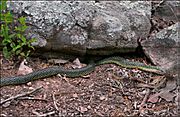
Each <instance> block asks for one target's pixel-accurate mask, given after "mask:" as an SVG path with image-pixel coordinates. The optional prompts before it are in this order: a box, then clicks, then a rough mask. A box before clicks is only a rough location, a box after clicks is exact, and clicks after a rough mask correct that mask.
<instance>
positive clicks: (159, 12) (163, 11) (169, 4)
mask: <svg viewBox="0 0 180 117" xmlns="http://www.w3.org/2000/svg"><path fill="white" fill-rule="evenodd" d="M179 9H180V1H176V0H172V1H164V2H162V4H160V5H159V6H157V8H156V9H155V13H154V15H155V16H156V17H160V18H162V19H164V20H166V21H174V22H178V21H179V19H180V11H179Z"/></svg>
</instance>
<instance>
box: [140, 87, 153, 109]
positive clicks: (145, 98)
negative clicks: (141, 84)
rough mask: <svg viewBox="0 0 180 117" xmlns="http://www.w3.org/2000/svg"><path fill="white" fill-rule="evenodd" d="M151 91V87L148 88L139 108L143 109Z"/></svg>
mask: <svg viewBox="0 0 180 117" xmlns="http://www.w3.org/2000/svg"><path fill="white" fill-rule="evenodd" d="M150 92H151V90H150V89H147V92H146V95H145V96H144V98H143V101H142V102H141V104H140V108H139V110H142V108H143V106H144V104H145V103H146V101H147V99H148V96H149V94H150Z"/></svg>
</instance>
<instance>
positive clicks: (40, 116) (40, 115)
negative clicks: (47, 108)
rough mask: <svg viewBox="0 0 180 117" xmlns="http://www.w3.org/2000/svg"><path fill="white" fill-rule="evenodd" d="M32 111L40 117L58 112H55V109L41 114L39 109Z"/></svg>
mask: <svg viewBox="0 0 180 117" xmlns="http://www.w3.org/2000/svg"><path fill="white" fill-rule="evenodd" d="M32 113H33V114H35V115H37V116H38V117H46V116H48V115H52V114H55V113H56V112H55V111H51V112H48V113H44V114H40V113H38V112H37V111H35V110H32Z"/></svg>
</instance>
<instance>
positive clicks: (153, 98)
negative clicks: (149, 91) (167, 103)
mask: <svg viewBox="0 0 180 117" xmlns="http://www.w3.org/2000/svg"><path fill="white" fill-rule="evenodd" d="M159 95H160V93H155V94H153V95H150V96H149V99H148V100H147V101H148V102H151V103H156V102H157V101H158V99H159Z"/></svg>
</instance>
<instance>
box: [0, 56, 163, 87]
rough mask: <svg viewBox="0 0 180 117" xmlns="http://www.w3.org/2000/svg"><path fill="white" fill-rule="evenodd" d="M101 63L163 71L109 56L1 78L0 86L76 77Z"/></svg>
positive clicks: (158, 72)
mask: <svg viewBox="0 0 180 117" xmlns="http://www.w3.org/2000/svg"><path fill="white" fill-rule="evenodd" d="M103 64H117V65H119V66H122V67H126V68H137V69H140V70H144V71H148V72H153V73H156V74H163V73H164V71H163V70H162V69H161V68H159V67H157V66H149V65H145V64H143V63H140V62H133V61H129V60H126V59H124V58H122V57H109V58H105V59H102V60H100V61H98V62H96V63H91V64H89V65H87V66H86V67H83V68H78V69H73V70H67V69H63V68H62V67H49V68H45V69H41V70H37V71H34V72H32V73H29V74H27V75H24V76H15V77H7V78H1V79H0V80H1V82H0V87H2V86H8V85H18V84H24V83H28V82H30V81H33V80H38V79H42V78H46V77H50V76H53V75H57V74H61V75H65V76H67V77H70V78H76V77H80V76H84V75H87V74H89V73H91V72H92V71H94V69H95V67H96V66H99V65H103Z"/></svg>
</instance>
